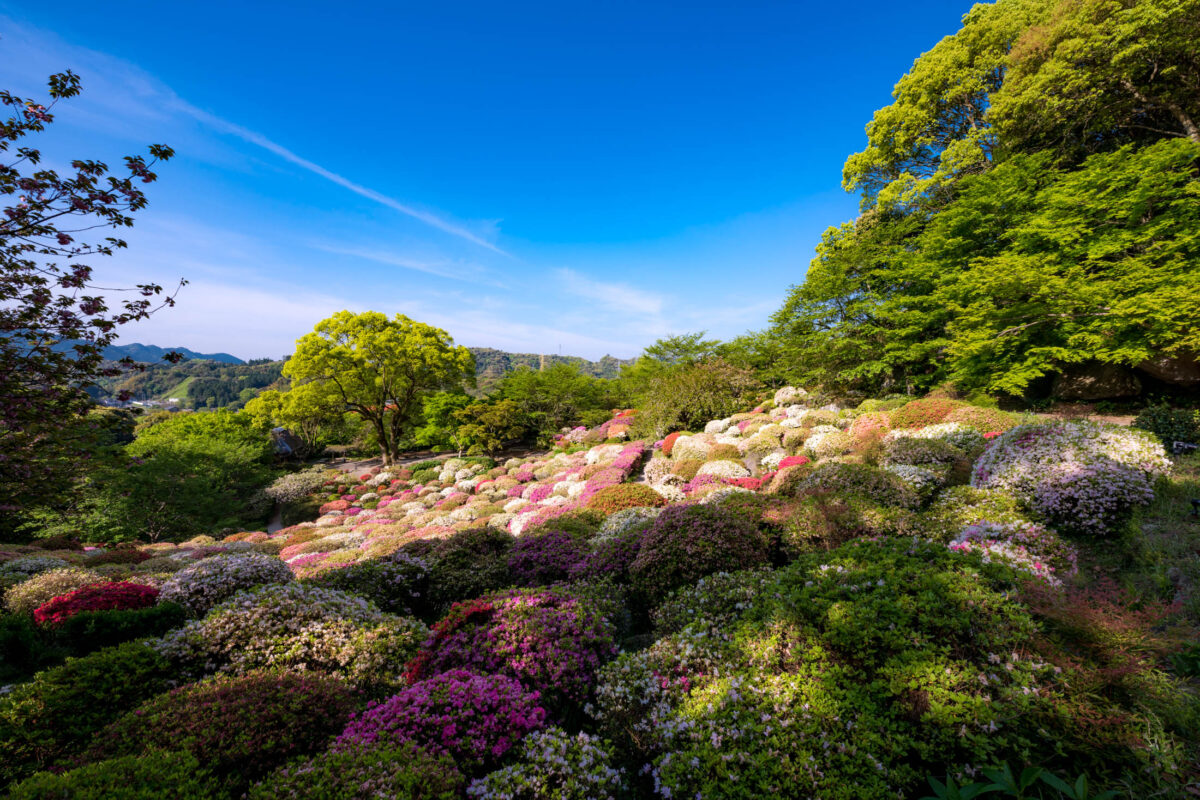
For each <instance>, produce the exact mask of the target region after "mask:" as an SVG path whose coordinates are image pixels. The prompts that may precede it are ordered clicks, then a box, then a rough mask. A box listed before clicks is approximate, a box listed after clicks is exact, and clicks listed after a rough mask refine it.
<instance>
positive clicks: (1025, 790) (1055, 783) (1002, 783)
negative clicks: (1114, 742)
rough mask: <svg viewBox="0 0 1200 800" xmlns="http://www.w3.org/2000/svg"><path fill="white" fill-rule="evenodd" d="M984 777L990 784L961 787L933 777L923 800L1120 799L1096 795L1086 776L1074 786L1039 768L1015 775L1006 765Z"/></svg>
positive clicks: (1111, 794) (1105, 793)
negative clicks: (989, 799)
mask: <svg viewBox="0 0 1200 800" xmlns="http://www.w3.org/2000/svg"><path fill="white" fill-rule="evenodd" d="M983 774H984V775H985V776H986V777H987V779H988V780H987V781H976V782H974V783H968V784H964V785H962V786H960V785H958V782H957V781H955V780H954V779H953V778H951V777H950V776H946V782H945V783H942V782H941V781H939V780H938V779H937V778H933V777H931V778H929V785H930V787H931V788H932V789H933V794H932V795H929V796H927V797H924V798H922V799H921V800H972V798H976V797H992V798H998V797H1010V798H1016V800H1035V799H1036V800H1052V798H1057V799H1058V800H1110V799H1111V798H1114V797H1116V796H1117V793H1116V792H1114V791H1111V790H1105V791H1101V792H1093V791H1092V790H1091V787H1090V786H1089V785H1088V779H1087V776H1086V775H1080V776H1079V777H1078V778H1076V779H1075V781H1074V782H1073V783H1067V781H1065V780H1063V779H1062V778H1060V777H1058V776H1057V775H1054V774H1053V773H1050V772H1047V771H1046V770H1044V769H1042V768H1040V767H1026V768H1025V769H1023V770H1021V772H1020V773H1014V772H1013V771H1012V767H1010V766H1009V765H1008V764H1005V765H1004V766H1003V767H1001V768H999V769H986V770H984V771H983ZM1039 784H1041V785H1039ZM1047 789H1048V790H1049V794H1047Z"/></svg>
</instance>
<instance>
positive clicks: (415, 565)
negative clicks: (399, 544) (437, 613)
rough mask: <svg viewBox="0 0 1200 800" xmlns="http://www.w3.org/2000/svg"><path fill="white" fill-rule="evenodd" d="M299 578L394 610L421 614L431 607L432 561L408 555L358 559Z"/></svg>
mask: <svg viewBox="0 0 1200 800" xmlns="http://www.w3.org/2000/svg"><path fill="white" fill-rule="evenodd" d="M300 582H301V583H307V584H312V585H314V586H323V587H325V588H328V589H338V590H340V591H343V592H351V593H353V594H356V595H359V596H360V597H365V598H367V599H368V600H370V601H371V602H372V603H374V604H375V605H377V606H379V608H380V609H381V610H383V611H387V612H389V613H393V614H418V615H420V614H423V613H426V612H427V611H428V610H429V609H428V608H427V606H428V601H427V596H428V594H429V565H428V564H426V563H425V561H424V560H422V559H419V558H415V557H412V556H408V555H401V556H399V557H395V556H387V557H385V558H372V559H368V560H366V561H358V562H356V563H354V564H350V565H348V566H345V567H340V568H338V569H328V570H324V571H323V572H319V573H317V574H316V575H314V576H311V577H308V578H303V579H302V580H301V581H300Z"/></svg>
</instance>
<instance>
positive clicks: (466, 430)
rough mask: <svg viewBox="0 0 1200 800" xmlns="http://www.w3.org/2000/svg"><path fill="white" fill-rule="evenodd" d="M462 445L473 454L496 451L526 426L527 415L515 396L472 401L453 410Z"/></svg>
mask: <svg viewBox="0 0 1200 800" xmlns="http://www.w3.org/2000/svg"><path fill="white" fill-rule="evenodd" d="M454 418H455V419H456V420H457V421H458V422H459V426H458V429H457V432H456V435H457V437H458V441H459V442H460V443H461V445H460V446H462V445H465V446H466V449H467V452H468V453H471V454H473V455H474V454H479V453H494V452H495V451H497V450H499V449H500V448H502V447H503V446H504V445H506V444H508V443H509V442H511V441H514V440H516V439H519V438H520V437H521V436H522V435H523V434H524V433H525V430H526V426H527V424H528V421H527V418H526V416H525V414H524V412H522V410H521V408H520V407H519V406H518V405H517V402H516V401H515V400H508V399H504V400H494V401H491V402H478V403H472V404H471V405H469V406H466V407H465V408H462V409H460V410H458V411H456V412H454Z"/></svg>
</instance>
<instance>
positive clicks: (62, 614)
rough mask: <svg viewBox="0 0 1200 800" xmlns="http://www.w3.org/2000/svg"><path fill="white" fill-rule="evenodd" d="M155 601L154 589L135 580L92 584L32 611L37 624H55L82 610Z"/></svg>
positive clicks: (121, 607)
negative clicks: (132, 581)
mask: <svg viewBox="0 0 1200 800" xmlns="http://www.w3.org/2000/svg"><path fill="white" fill-rule="evenodd" d="M157 600H158V590H157V589H155V588H154V587H152V586H143V585H141V584H138V583H126V582H119V583H96V584H91V585H88V586H84V587H82V588H80V589H76V590H75V591H73V592H69V593H68V594H64V595H59V596H58V597H55V598H54V599H53V600H50V601H49V602H47V603H43V604H42V605H40V606H38V607H37V608H36V609H34V611H33V618H34V619H35V620H36V621H37V622H38V623H39V624H41V625H59V624H61V623H63V622H65V621H66V620H67V619H69V618H71V617H73V616H75V615H76V614H80V613H83V612H85V611H108V610H119V611H128V610H131V609H136V608H147V607H149V606H152V605H154V603H155V602H156V601H157Z"/></svg>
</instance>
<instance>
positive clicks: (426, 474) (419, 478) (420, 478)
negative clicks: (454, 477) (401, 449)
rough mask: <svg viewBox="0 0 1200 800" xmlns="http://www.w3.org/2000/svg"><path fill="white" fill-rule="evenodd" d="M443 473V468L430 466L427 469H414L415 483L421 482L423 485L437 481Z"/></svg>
mask: <svg viewBox="0 0 1200 800" xmlns="http://www.w3.org/2000/svg"><path fill="white" fill-rule="evenodd" d="M441 474H442V473H441V470H439V469H434V468H432V467H428V468H425V469H417V470H413V476H412V479H413V483H419V484H421V485H422V486H425V485H428V484H429V483H432V482H433V481H436V480H437V479H438V475H441Z"/></svg>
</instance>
